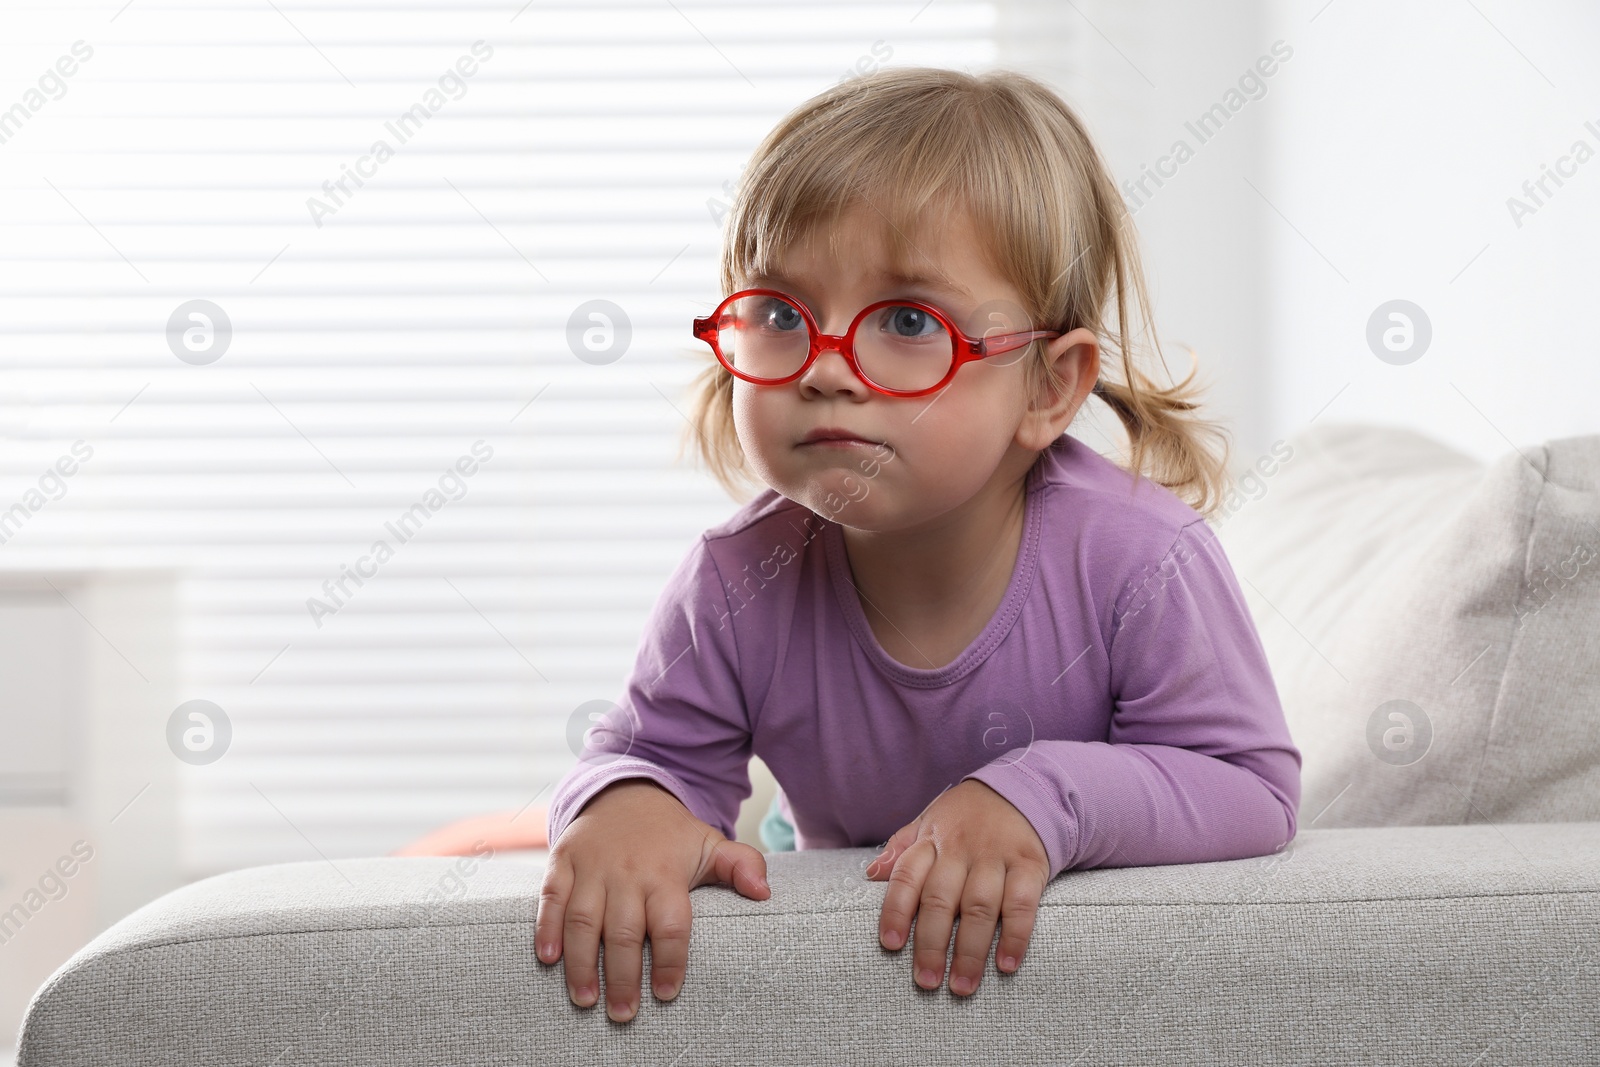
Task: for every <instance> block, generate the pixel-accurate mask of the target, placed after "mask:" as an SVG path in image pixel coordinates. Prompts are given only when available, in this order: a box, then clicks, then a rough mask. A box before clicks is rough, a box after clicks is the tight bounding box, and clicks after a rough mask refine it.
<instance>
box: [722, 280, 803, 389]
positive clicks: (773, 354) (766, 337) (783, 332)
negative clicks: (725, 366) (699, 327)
mask: <svg viewBox="0 0 1600 1067" xmlns="http://www.w3.org/2000/svg"><path fill="white" fill-rule="evenodd" d="M717 347H718V348H719V349H721V351H722V358H723V359H725V360H727V361H728V363H729V364H730V365H731V366H733V367H734V369H736V370H738V371H739V372H740V373H743V374H748V375H750V376H751V377H752V378H770V379H778V378H787V377H788V376H789V375H791V374H793V373H794V372H795V371H797V370H799V369H800V365H801V364H802V363H804V362H805V361H806V356H807V354H808V353H810V351H811V331H810V328H809V326H808V325H807V324H806V317H805V315H804V314H802V313H801V311H800V309H799V308H797V307H795V306H794V305H793V304H791V303H789V302H788V301H787V300H782V299H779V298H778V297H775V296H769V295H766V294H762V293H753V294H751V295H750V296H741V297H739V298H738V299H737V300H734V301H733V302H732V303H730V304H729V305H728V306H727V307H726V308H724V309H723V311H722V317H721V318H720V319H718V320H717Z"/></svg>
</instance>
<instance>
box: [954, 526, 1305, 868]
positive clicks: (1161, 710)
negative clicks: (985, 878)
mask: <svg viewBox="0 0 1600 1067" xmlns="http://www.w3.org/2000/svg"><path fill="white" fill-rule="evenodd" d="M1138 582H1139V584H1138V585H1137V586H1132V587H1130V590H1125V596H1124V597H1122V598H1119V602H1118V605H1117V610H1115V611H1114V612H1113V615H1112V624H1111V629H1112V634H1111V638H1110V641H1109V645H1108V649H1109V651H1108V655H1109V658H1110V661H1111V671H1110V676H1111V680H1112V696H1113V698H1114V700H1115V703H1116V710H1115V711H1114V712H1113V714H1112V716H1111V725H1110V730H1109V734H1108V738H1107V740H1106V741H1059V740H1045V741H1035V742H1033V743H1032V744H1031V745H1030V746H1028V747H1027V748H1026V749H1021V750H1012V751H1010V752H1007V753H1006V754H1005V755H1003V756H1001V757H999V758H998V759H996V760H994V761H993V762H991V763H989V764H987V765H986V766H984V767H981V768H979V769H978V770H977V771H974V772H973V773H972V774H969V775H967V777H969V778H976V779H978V780H979V781H981V782H983V783H984V784H985V785H987V786H989V787H990V788H991V789H993V790H995V791H996V792H997V793H999V794H1000V795H1001V796H1003V797H1005V798H1006V799H1007V800H1008V801H1010V802H1011V803H1012V804H1013V805H1014V806H1015V807H1016V808H1017V809H1018V810H1019V811H1021V812H1022V814H1023V815H1024V816H1026V817H1027V819H1028V821H1029V822H1030V823H1032V824H1033V827H1034V829H1035V830H1036V831H1038V833H1039V836H1040V838H1041V839H1043V841H1044V843H1045V848H1046V851H1047V852H1048V853H1049V856H1050V866H1051V872H1050V873H1051V877H1054V876H1055V875H1056V874H1059V873H1060V872H1061V871H1064V870H1069V869H1077V868H1088V867H1141V866H1150V865H1156V864H1167V863H1196V862H1204V861H1210V860H1226V859H1244V858H1248V857H1251V856H1260V855H1265V854H1267V853H1270V852H1275V851H1277V850H1278V849H1280V848H1282V847H1283V846H1284V845H1285V844H1287V843H1288V842H1289V841H1290V840H1292V839H1293V838H1294V835H1295V824H1296V811H1297V809H1298V807H1299V803H1300V764H1301V759H1300V751H1299V749H1298V748H1296V747H1295V745H1294V742H1293V741H1292V740H1291V738H1290V736H1289V729H1288V725H1287V723H1286V722H1285V720H1284V715H1283V707H1282V705H1281V704H1280V703H1279V700H1278V693H1277V688H1276V686H1275V685H1274V683H1273V680H1272V673H1271V670H1270V668H1269V667H1268V665H1267V658H1266V653H1265V651H1264V650H1263V649H1262V647H1261V641H1260V638H1259V636H1258V635H1257V633H1256V629H1255V625H1254V622H1253V621H1252V619H1251V617H1250V612H1249V609H1248V607H1247V606H1246V604H1245V600H1244V596H1243V594H1242V593H1241V592H1240V589H1239V584H1238V581H1237V579H1236V578H1235V576H1234V573H1233V569H1232V567H1231V566H1230V565H1229V563H1228V560H1227V557H1226V556H1225V555H1224V553H1223V551H1222V547H1221V545H1220V544H1219V543H1218V542H1217V540H1216V535H1215V533H1214V532H1213V531H1212V530H1211V528H1210V527H1209V526H1207V525H1206V523H1205V522H1204V520H1196V521H1195V522H1193V523H1191V524H1189V525H1187V526H1185V527H1183V529H1182V530H1180V531H1179V533H1178V536H1177V539H1176V540H1175V542H1174V543H1173V545H1172V548H1171V549H1170V550H1169V551H1168V552H1167V554H1166V556H1165V557H1164V558H1163V559H1162V560H1161V562H1160V564H1159V565H1158V566H1157V567H1156V569H1155V571H1154V573H1153V575H1148V576H1146V575H1141V576H1140V578H1139V579H1138Z"/></svg>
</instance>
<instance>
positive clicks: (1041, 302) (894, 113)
mask: <svg viewBox="0 0 1600 1067" xmlns="http://www.w3.org/2000/svg"><path fill="white" fill-rule="evenodd" d="M860 205H869V206H870V207H871V208H872V212H871V214H872V215H873V216H874V217H877V218H879V219H881V220H882V221H883V222H884V223H885V225H884V227H883V228H882V229H883V239H884V241H885V242H886V243H887V247H888V249H889V254H890V255H891V256H892V257H893V258H894V261H895V263H896V264H897V265H901V264H905V263H906V262H907V260H906V255H907V251H908V249H907V246H908V245H909V244H910V242H909V239H908V238H906V236H905V232H907V231H912V230H915V229H916V228H917V224H918V222H919V221H920V220H922V219H924V218H926V217H928V216H926V215H925V214H924V212H925V211H940V210H946V209H954V208H965V209H966V210H968V211H969V212H971V215H972V217H973V219H974V221H975V222H976V224H977V229H978V232H980V233H984V234H989V235H992V242H991V244H992V248H991V258H992V261H993V265H994V267H995V269H996V272H997V273H998V274H1000V276H1001V277H1004V278H1005V279H1006V280H1007V281H1008V282H1010V283H1011V284H1012V285H1013V286H1014V287H1015V289H1016V291H1017V292H1018V293H1019V294H1020V295H1021V303H1022V311H1023V312H1024V313H1025V314H1026V316H1027V319H1028V322H1029V323H1045V324H1048V328H1050V329H1059V330H1061V331H1063V332H1066V331H1068V330H1071V329H1074V328H1076V327H1078V326H1087V327H1089V328H1090V329H1092V330H1093V331H1094V333H1095V335H1096V337H1097V338H1098V339H1099V340H1100V344H1101V351H1102V360H1101V376H1100V379H1099V381H1097V382H1096V383H1095V385H1094V393H1093V395H1095V396H1098V397H1099V398H1100V399H1101V401H1102V402H1104V403H1105V404H1106V405H1107V406H1109V407H1110V408H1111V410H1112V411H1114V412H1115V413H1116V415H1117V417H1118V419H1119V420H1121V422H1122V425H1123V427H1124V428H1125V429H1126V431H1127V434H1128V440H1129V445H1130V451H1131V456H1130V461H1129V464H1128V467H1127V469H1128V470H1129V471H1130V473H1131V474H1133V475H1134V477H1133V478H1132V482H1133V485H1134V486H1136V485H1137V482H1138V477H1137V475H1138V474H1140V473H1144V474H1146V475H1147V476H1148V477H1149V478H1150V480H1152V481H1154V482H1157V483H1159V484H1161V485H1164V486H1166V487H1167V488H1168V489H1170V490H1172V491H1173V492H1174V493H1176V494H1177V495H1178V496H1179V497H1180V498H1182V499H1183V500H1184V501H1185V502H1186V503H1188V504H1189V505H1190V506H1191V507H1193V508H1194V509H1195V510H1196V511H1197V512H1199V513H1200V514H1202V515H1205V516H1207V517H1210V515H1211V514H1212V513H1213V512H1215V511H1216V509H1217V508H1218V507H1220V505H1221V502H1222V499H1223V496H1224V494H1225V492H1226V485H1227V473H1226V470H1227V445H1228V441H1227V431H1226V430H1224V429H1222V428H1221V427H1220V426H1218V425H1216V424H1214V423H1211V422H1209V421H1207V420H1204V419H1202V418H1200V417H1199V416H1198V415H1197V414H1195V412H1196V411H1197V409H1198V407H1199V404H1198V400H1197V399H1196V396H1197V394H1198V393H1199V392H1200V390H1199V388H1198V387H1194V386H1191V382H1192V381H1193V379H1194V376H1195V373H1196V370H1197V369H1198V367H1197V366H1196V367H1195V368H1193V369H1191V370H1190V372H1189V376H1188V377H1187V378H1185V379H1184V380H1183V381H1181V382H1179V383H1177V384H1176V385H1173V386H1171V387H1169V388H1162V387H1160V386H1159V385H1158V384H1157V383H1156V382H1154V381H1152V380H1151V379H1150V378H1148V377H1146V376H1145V374H1144V373H1143V372H1142V371H1140V370H1139V368H1138V367H1137V366H1135V360H1134V349H1133V343H1132V340H1131V337H1130V333H1129V309H1128V304H1129V300H1130V297H1135V298H1136V300H1137V303H1138V305H1139V310H1140V314H1141V318H1142V321H1143V324H1144V327H1145V332H1146V333H1147V335H1148V336H1149V337H1150V340H1151V342H1152V344H1153V345H1154V347H1155V350H1156V353H1157V355H1158V356H1159V355H1160V354H1161V349H1160V345H1159V343H1156V342H1155V331H1154V329H1153V327H1152V324H1151V319H1150V307H1149V297H1148V294H1147V292H1146V289H1145V284H1144V278H1143V273H1142V271H1141V269H1140V266H1139V255H1138V249H1137V244H1136V239H1135V231H1134V228H1133V223H1132V218H1131V216H1130V215H1129V213H1128V211H1127V208H1126V205H1124V203H1123V201H1122V197H1121V195H1120V194H1119V193H1118V192H1117V187H1116V184H1115V183H1114V182H1113V180H1112V178H1111V176H1110V173H1109V172H1108V170H1107V168H1106V166H1105V164H1104V162H1103V161H1102V160H1101V158H1100V155H1099V153H1098V152H1097V151H1096V149H1095V147H1094V144H1093V143H1092V142H1091V141H1090V139H1089V135H1088V133H1087V131H1086V130H1085V129H1084V126H1083V123H1082V121H1081V120H1080V119H1079V118H1078V116H1077V115H1076V114H1075V113H1074V112H1073V111H1072V109H1071V108H1070V107H1068V106H1067V104H1066V102H1065V101H1063V100H1062V99H1061V98H1060V97H1059V96H1058V95H1057V94H1056V93H1055V92H1054V91H1052V90H1051V89H1050V88H1049V87H1048V86H1046V85H1044V84H1043V83H1041V82H1039V81H1036V80H1035V79H1033V78H1031V77H1029V76H1027V75H1025V74H1021V73H1018V72H1015V71H1008V70H996V71H989V72H986V73H983V74H980V75H972V74H968V73H965V72H962V71H956V70H944V69H940V68H934V67H899V68H886V69H884V70H880V71H877V72H875V73H873V74H870V75H866V76H863V77H859V78H854V79H850V80H848V81H845V82H842V83H840V84H838V85H836V86H834V87H832V88H830V89H828V90H826V91H825V92H823V93H821V94H819V95H817V96H815V97H813V98H811V99H810V100H807V101H806V102H805V103H803V104H801V105H800V106H799V107H797V108H796V109H794V110H793V111H791V112H790V113H789V114H788V115H786V116H785V117H784V118H783V119H782V120H781V121H780V122H779V123H778V125H777V126H776V127H775V128H774V129H773V130H772V131H771V132H770V133H768V134H767V136H766V137H765V138H764V139H763V140H762V142H761V143H760V145H758V146H757V148H756V150H755V153H754V155H753V156H752V157H751V159H750V161H749V164H748V165H747V167H746V169H745V172H744V175H743V177H742V178H741V180H740V183H739V188H738V191H737V193H736V195H735V197H734V202H733V206H732V209H731V210H730V211H729V212H728V215H727V218H726V220H725V223H724V225H725V233H724V241H723V249H722V259H721V283H722V286H723V292H724V293H732V292H735V291H736V290H737V289H738V288H741V287H742V286H741V282H742V280H743V279H744V278H747V277H749V276H750V275H751V274H754V273H772V272H774V270H776V269H777V268H776V264H777V262H778V261H779V260H780V259H781V257H782V256H783V255H784V253H785V252H786V251H787V250H788V249H789V248H791V247H793V246H794V245H795V244H796V243H797V242H799V241H802V240H804V239H805V238H806V237H807V236H808V235H809V234H810V233H811V232H812V231H813V230H814V229H815V227H816V226H817V225H818V224H825V225H826V226H827V229H828V231H829V233H830V240H831V241H833V242H834V243H835V244H836V243H837V240H838V236H839V233H838V226H837V225H836V223H837V221H838V219H839V217H840V216H841V215H842V214H843V213H844V212H846V211H847V210H849V209H850V208H851V207H853V206H860ZM934 217H937V216H934ZM1113 289H1114V290H1115V299H1116V316H1115V324H1114V328H1110V327H1108V325H1107V322H1106V318H1107V316H1106V310H1107V308H1106V305H1107V301H1108V297H1110V296H1111V295H1112V290H1113ZM707 310H708V311H709V308H708V309H707ZM1011 328H1012V329H1029V328H1033V327H1031V326H1028V325H1026V324H1017V325H1013V326H1012V327H1011ZM701 354H702V355H703V356H704V358H705V359H707V360H708V361H709V366H707V367H705V368H704V369H703V370H702V371H701V372H700V373H699V374H698V375H697V376H696V378H695V379H694V382H693V383H692V385H691V393H690V401H689V403H690V407H691V412H690V415H689V419H690V425H689V427H688V428H687V429H686V430H685V433H684V438H683V440H682V442H680V446H679V449H678V455H679V456H680V457H681V456H682V455H683V451H684V448H685V447H686V446H688V445H690V444H692V445H693V447H694V449H695V451H696V454H697V456H698V458H699V459H700V460H701V461H702V462H703V463H704V464H705V465H706V466H707V467H708V468H709V469H710V471H711V473H712V475H713V476H714V477H715V478H716V479H717V481H718V482H719V483H720V484H721V485H722V486H723V487H724V488H725V489H727V491H728V492H729V493H730V494H731V495H733V496H734V497H735V498H739V497H741V496H742V491H743V490H744V488H745V487H746V486H747V485H749V484H750V483H751V482H752V481H753V477H752V475H751V474H750V471H749V468H748V466H747V463H746V459H745V455H744V452H743V449H742V448H741V447H740V445H739V440H738V435H737V433H736V432H735V429H734V421H733V381H734V378H733V375H732V374H730V373H729V372H728V371H727V369H726V368H725V367H723V366H722V365H721V364H720V363H719V362H717V360H716V357H715V356H714V355H713V354H712V352H711V351H710V349H709V348H705V349H704V350H703V351H702V353H701ZM1106 354H1115V356H1118V357H1120V359H1107V358H1105V357H1106ZM1023 358H1026V359H1027V368H1026V375H1025V376H1026V380H1027V389H1028V396H1029V398H1030V401H1039V400H1043V399H1044V398H1047V397H1051V396H1054V395H1057V393H1058V391H1059V390H1061V389H1062V388H1063V387H1064V385H1065V383H1064V382H1063V381H1062V380H1061V379H1060V377H1059V375H1058V374H1056V373H1055V369H1054V366H1053V364H1052V363H1050V362H1048V361H1047V360H1046V359H1045V350H1044V344H1043V343H1042V342H1038V341H1036V342H1034V343H1033V344H1032V345H1030V346H1029V348H1028V349H1027V351H1026V355H1025V356H1024V357H1023ZM1161 358H1162V363H1163V366H1165V357H1164V356H1162V357H1161ZM1113 364H1116V366H1115V370H1116V371H1117V373H1116V374H1115V375H1110V374H1107V373H1106V372H1107V371H1108V370H1111V369H1112V365H1113ZM1207 438H1211V439H1217V440H1220V441H1221V443H1222V452H1221V454H1220V455H1218V454H1216V453H1214V452H1212V451H1211V449H1210V448H1208V447H1207V445H1206V439H1207Z"/></svg>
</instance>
